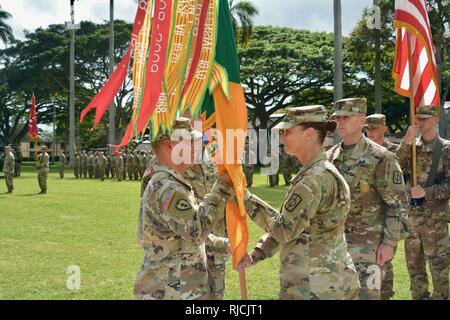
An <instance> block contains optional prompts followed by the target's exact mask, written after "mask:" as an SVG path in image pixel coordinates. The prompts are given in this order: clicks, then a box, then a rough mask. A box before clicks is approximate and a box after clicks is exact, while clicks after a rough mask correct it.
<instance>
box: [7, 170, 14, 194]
mask: <svg viewBox="0 0 450 320" xmlns="http://www.w3.org/2000/svg"><path fill="white" fill-rule="evenodd" d="M13 180H14V174H12V173H5V182H6V188H7V189H8V192H13V190H14V185H13Z"/></svg>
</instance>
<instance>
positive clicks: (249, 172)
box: [242, 142, 255, 188]
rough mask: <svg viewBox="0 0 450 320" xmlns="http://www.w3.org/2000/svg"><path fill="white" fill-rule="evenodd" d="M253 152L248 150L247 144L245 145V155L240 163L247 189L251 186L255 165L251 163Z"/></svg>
mask: <svg viewBox="0 0 450 320" xmlns="http://www.w3.org/2000/svg"><path fill="white" fill-rule="evenodd" d="M252 156H253V150H250V146H249V143H248V142H246V143H245V154H244V157H245V158H244V159H243V161H242V167H243V171H244V174H245V179H246V181H247V187H248V188H249V187H251V186H252V184H253V172H254V171H255V164H254V163H251V162H252V160H253V159H252V158H253V157H252Z"/></svg>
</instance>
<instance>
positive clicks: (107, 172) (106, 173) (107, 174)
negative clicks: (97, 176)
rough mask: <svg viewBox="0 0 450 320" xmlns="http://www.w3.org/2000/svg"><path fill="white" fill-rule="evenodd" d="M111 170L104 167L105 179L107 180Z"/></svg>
mask: <svg viewBox="0 0 450 320" xmlns="http://www.w3.org/2000/svg"><path fill="white" fill-rule="evenodd" d="M110 171H111V170H110V169H109V165H107V166H106V167H105V177H106V178H109V172H110Z"/></svg>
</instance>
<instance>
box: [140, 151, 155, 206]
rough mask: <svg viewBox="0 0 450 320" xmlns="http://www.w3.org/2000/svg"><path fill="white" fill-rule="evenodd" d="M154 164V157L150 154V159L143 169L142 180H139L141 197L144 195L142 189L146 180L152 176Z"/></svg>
mask: <svg viewBox="0 0 450 320" xmlns="http://www.w3.org/2000/svg"><path fill="white" fill-rule="evenodd" d="M155 164H156V157H155V156H152V158H151V159H150V162H149V164H148V166H147V168H146V169H145V172H144V175H143V177H142V182H141V198H142V196H143V195H144V191H145V188H147V185H148V182H149V181H150V179H151V178H152V174H153V166H154V165H155Z"/></svg>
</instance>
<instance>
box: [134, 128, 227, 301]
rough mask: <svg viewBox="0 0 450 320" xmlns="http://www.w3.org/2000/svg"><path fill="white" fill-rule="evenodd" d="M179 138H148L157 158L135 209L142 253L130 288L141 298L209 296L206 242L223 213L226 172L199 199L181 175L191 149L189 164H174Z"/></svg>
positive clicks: (193, 135)
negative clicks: (174, 149)
mask: <svg viewBox="0 0 450 320" xmlns="http://www.w3.org/2000/svg"><path fill="white" fill-rule="evenodd" d="M182 130H186V131H187V133H189V135H190V136H191V138H193V139H197V138H201V137H202V134H201V133H200V132H197V131H195V130H193V129H191V128H190V129H189V130H187V129H182ZM178 143H186V141H170V139H169V137H167V136H165V135H161V134H160V135H158V136H157V137H156V139H155V141H154V142H153V143H152V148H153V149H154V151H155V156H156V158H157V163H156V164H155V165H154V166H153V175H152V177H151V179H150V181H149V184H148V186H147V188H146V189H145V192H144V195H143V197H142V201H141V207H140V210H139V225H138V240H139V243H140V244H141V245H142V247H143V249H144V254H145V255H144V262H143V265H142V267H141V269H140V271H139V272H138V274H137V279H136V283H135V287H134V294H135V296H136V297H137V298H139V299H152V300H155V299H156V300H161V299H164V300H180V299H182V300H194V299H208V298H209V297H210V296H209V282H208V271H207V265H206V254H205V241H206V239H207V238H208V236H209V234H210V232H211V230H212V228H213V226H214V225H215V223H216V221H218V220H219V219H223V218H224V209H225V203H226V202H227V201H228V200H229V199H230V198H231V197H232V194H233V191H232V188H231V187H230V186H229V183H231V182H230V179H229V177H228V176H227V175H222V176H220V177H219V180H218V181H217V182H216V183H215V184H214V185H213V187H212V188H211V190H209V191H208V194H207V195H206V196H205V197H204V199H203V201H201V202H199V201H198V200H197V199H196V198H195V196H194V192H193V189H192V187H191V185H190V184H189V182H188V181H187V180H186V179H185V178H184V177H183V174H184V172H185V170H186V169H187V168H188V167H190V166H192V164H193V160H194V152H192V151H191V159H190V160H191V162H190V163H189V164H188V163H181V164H179V165H176V164H175V163H174V162H173V161H172V159H171V150H172V148H173V147H174V146H175V145H176V144H178ZM187 143H189V142H187ZM189 144H190V146H191V147H192V145H193V144H192V142H191V143H189Z"/></svg>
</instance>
